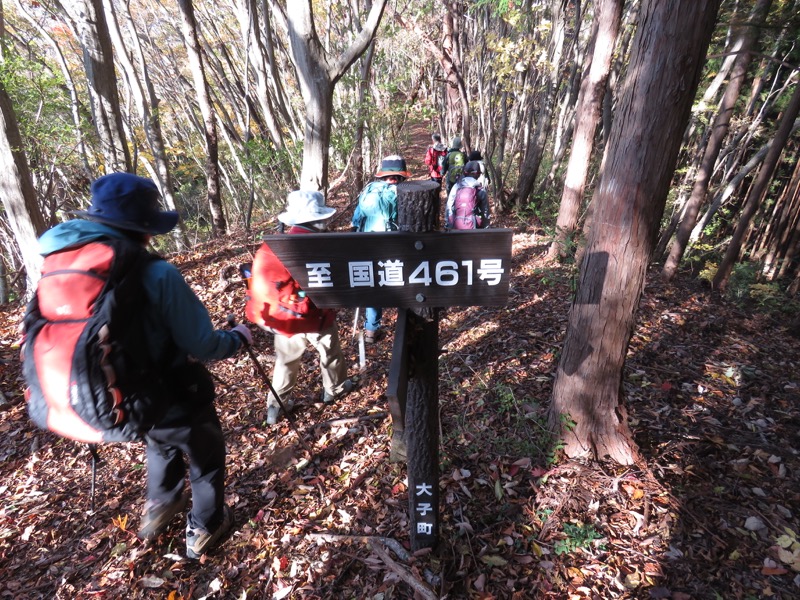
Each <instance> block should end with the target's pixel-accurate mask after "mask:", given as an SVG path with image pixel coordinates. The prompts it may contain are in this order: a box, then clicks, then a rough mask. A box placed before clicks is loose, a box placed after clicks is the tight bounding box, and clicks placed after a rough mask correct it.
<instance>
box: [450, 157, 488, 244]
mask: <svg viewBox="0 0 800 600" xmlns="http://www.w3.org/2000/svg"><path fill="white" fill-rule="evenodd" d="M479 175H480V165H479V164H478V162H477V161H470V162H468V163H467V164H466V165H464V173H463V176H462V177H461V178H460V179H459V180H458V181H457V182H456V184H455V185H454V186H453V188H452V189H451V190H450V194H449V195H448V196H447V205H446V206H445V213H444V214H445V229H447V230H450V229H486V228H487V227H489V194H487V192H486V190H484V189H483V188H482V187H481V184H480V183H479V182H478V177H479Z"/></svg>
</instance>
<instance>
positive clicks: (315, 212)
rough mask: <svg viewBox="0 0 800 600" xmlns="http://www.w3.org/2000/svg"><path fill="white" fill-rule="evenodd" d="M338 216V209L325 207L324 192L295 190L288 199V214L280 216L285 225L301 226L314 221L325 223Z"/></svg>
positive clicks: (283, 213) (279, 218) (284, 213)
mask: <svg viewBox="0 0 800 600" xmlns="http://www.w3.org/2000/svg"><path fill="white" fill-rule="evenodd" d="M334 214H336V209H335V208H331V207H330V206H325V196H323V195H322V192H312V191H306V190H295V191H294V192H291V193H290V194H289V196H288V197H287V198H286V212H282V213H281V214H279V215H278V220H279V221H280V222H281V223H284V224H285V225H301V224H303V223H311V222H313V221H324V220H326V219H330V218H331V217H332V216H333V215H334Z"/></svg>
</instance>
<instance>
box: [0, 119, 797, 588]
mask: <svg viewBox="0 0 800 600" xmlns="http://www.w3.org/2000/svg"><path fill="white" fill-rule="evenodd" d="M415 143H416V148H417V150H415V151H414V152H413V153H409V156H408V159H409V166H410V168H411V169H412V171H413V172H414V173H415V174H420V175H421V174H423V173H424V172H425V171H424V168H423V167H422V166H421V158H422V156H423V155H424V147H425V145H426V144H427V139H426V134H425V133H424V132H421V134H420V135H417V136H416V138H415ZM334 204H335V205H336V206H337V207H338V208H340V212H341V218H337V219H335V221H334V228H335V229H337V230H339V231H344V230H346V229H347V228H348V224H349V218H350V215H351V214H352V210H353V207H354V204H353V198H346V197H339V198H337V199H335V200H334ZM260 225H261V229H254V233H253V234H250V235H246V234H244V233H239V234H236V235H232V236H230V237H228V238H226V239H224V240H218V241H216V242H212V243H207V244H204V245H202V246H198V247H196V248H194V249H193V250H192V251H190V252H186V253H183V254H181V255H177V256H171V257H169V258H170V260H172V261H173V262H174V263H175V264H177V265H178V267H179V268H180V270H181V272H182V273H183V274H184V276H185V277H186V279H187V280H188V281H189V282H190V284H191V285H192V287H193V288H194V289H195V290H196V292H197V294H198V296H199V297H200V298H201V299H202V300H203V302H204V303H205V305H206V306H207V307H208V308H209V311H210V313H211V314H212V318H213V319H214V321H215V323H217V325H218V326H219V327H224V326H225V318H226V316H227V315H228V314H229V313H234V314H235V315H237V317H238V318H240V319H241V318H243V307H244V289H243V286H242V284H241V283H240V282H237V281H235V280H234V281H228V280H226V279H225V277H224V275H225V274H227V273H228V272H230V271H231V269H230V267H231V266H234V267H235V266H236V265H238V264H239V263H240V262H245V261H247V260H249V256H250V253H251V252H252V251H254V249H255V248H256V246H257V234H256V233H255V232H258V231H268V230H270V229H272V228H273V224H272V223H263V224H260ZM495 225H496V226H500V227H509V228H512V229H513V230H514V241H513V276H512V284H511V290H510V294H509V300H508V304H507V305H506V306H504V307H502V308H484V307H472V308H465V309H462V308H458V309H455V308H450V309H446V310H443V311H442V312H441V316H440V328H439V331H440V334H439V341H440V345H441V348H442V354H441V356H440V361H439V389H440V393H439V396H440V398H439V400H440V416H441V418H440V421H441V434H440V437H441V445H440V458H441V478H440V482H439V485H440V497H441V523H442V533H441V540H440V543H439V546H438V547H437V548H436V549H434V550H432V551H423V552H419V553H411V552H410V551H409V519H408V501H407V489H406V474H405V465H404V464H402V463H400V464H397V463H391V462H389V460H388V458H389V457H388V454H389V440H390V437H391V419H390V417H389V413H388V406H387V402H386V398H385V395H384V394H385V392H386V385H387V369H388V365H389V362H390V359H391V343H392V339H393V336H392V334H391V333H392V329H393V326H394V320H395V317H396V311H394V310H391V309H389V310H387V311H386V321H387V322H388V326H389V332H390V334H389V335H388V336H387V337H386V338H384V339H383V340H381V341H380V342H379V343H377V344H375V345H373V346H368V347H367V355H366V368H365V370H364V371H363V372H359V370H358V347H357V343H356V339H355V338H354V336H353V311H352V310H342V311H340V312H339V321H338V322H339V327H340V333H341V336H342V340H343V344H344V348H345V353H346V355H347V357H348V359H349V360H350V361H351V367H350V375H351V376H352V377H356V378H357V379H358V388H357V389H356V390H355V391H354V392H353V393H351V394H350V395H348V396H347V397H346V398H344V399H342V400H340V401H339V402H337V403H336V404H334V405H332V406H325V405H322V404H321V403H319V398H320V394H321V388H320V382H319V376H318V370H317V368H316V355H315V354H314V353H312V352H310V351H309V352H308V353H307V354H306V357H305V359H304V365H303V369H302V372H301V379H300V382H299V385H298V388H297V390H296V393H295V394H294V400H295V401H296V403H297V405H296V409H295V417H296V419H297V429H298V431H299V436H300V437H301V438H302V440H303V444H305V445H306V446H308V447H309V448H310V450H311V453H309V451H308V449H307V448H305V447H304V445H303V444H301V443H300V439H299V438H298V433H297V432H295V431H293V430H292V428H290V426H289V424H288V423H287V421H286V420H283V421H281V422H280V423H279V424H278V425H277V426H275V427H269V426H266V425H265V424H264V420H265V398H266V389H265V387H266V386H265V385H264V382H263V381H261V380H260V379H259V377H258V375H257V374H256V373H255V371H254V368H253V365H252V364H251V362H250V361H249V359H248V357H247V356H246V355H242V356H239V357H237V358H235V359H230V360H226V361H220V362H217V363H214V364H212V365H211V368H212V370H213V373H214V374H215V377H216V381H217V393H218V399H217V406H218V412H219V414H220V418H221V421H222V425H223V429H224V431H225V433H226V438H227V444H228V475H227V493H226V501H227V502H228V504H230V505H231V506H233V507H234V508H235V511H236V527H235V530H234V532H233V533H232V535H231V536H230V538H229V539H227V540H226V541H225V542H224V543H223V544H222V546H221V547H220V548H219V549H218V550H216V551H215V552H212V553H211V554H209V555H208V556H206V557H205V558H204V560H203V561H201V562H199V563H198V562H188V561H186V560H185V559H184V558H183V555H184V531H183V529H184V525H185V523H184V522H183V519H176V521H175V523H174V524H173V525H172V526H171V527H170V529H169V531H168V532H167V533H166V534H165V535H163V536H161V537H160V538H159V539H158V540H156V541H155V542H154V543H152V544H149V545H146V544H144V543H142V542H140V541H139V540H138V539H137V538H136V535H135V532H136V530H137V528H138V525H139V514H140V511H141V508H142V505H143V504H144V500H145V498H144V473H145V468H146V467H145V463H144V452H143V447H142V446H141V445H137V444H123V445H114V446H105V447H103V448H102V449H101V456H102V459H103V463H102V464H101V465H100V467H99V468H98V474H97V487H96V498H95V503H96V508H95V510H94V511H92V510H91V494H90V492H91V462H90V455H89V453H88V451H87V450H86V448H85V447H83V446H81V445H78V444H74V443H72V442H68V441H65V440H61V439H58V438H56V437H55V436H54V435H52V434H49V433H47V432H43V431H39V430H37V429H35V427H34V426H32V424H31V423H30V421H29V419H28V418H27V415H26V412H25V404H24V400H23V397H22V388H23V385H22V382H21V380H20V365H19V361H18V355H19V350H18V348H17V347H16V345H15V344H16V342H17V339H18V325H19V322H20V319H21V316H22V313H23V307H22V306H21V305H19V304H16V305H11V306H5V307H2V310H0V369H1V371H0V389H2V392H3V400H2V404H1V405H0V497H2V507H0V597H3V598H14V599H19V600H26V599H39V598H41V599H52V598H58V599H64V600H66V599H70V600H72V599H77V598H132V599H140V598H159V599H160V598H168V599H170V600H178V599H189V598H237V599H240V598H241V599H244V598H258V599H262V598H263V599H269V598H276V599H278V598H308V599H339V598H342V599H345V598H347V599H350V598H353V599H361V598H370V599H374V600H389V599H411V598H437V597H441V598H444V597H446V598H451V599H462V598H474V599H483V600H488V599H494V598H497V599H500V598H508V599H525V598H554V599H584V598H592V599H600V600H606V599H612V598H637V599H639V598H642V599H644V598H647V599H650V598H669V599H673V600H688V599H707V598H725V599H733V598H736V599H749V598H762V597H763V598H777V599H781V600H788V599H790V598H797V597H800V540H798V532H800V517H799V516H798V510H800V508H798V507H800V485H799V483H798V468H800V458H798V449H800V428H799V427H798V426H799V425H800V409H799V407H798V404H799V401H800V339H799V338H800V326H798V321H797V315H790V314H789V315H787V314H781V313H777V312H773V313H768V312H762V311H759V310H756V309H754V308H753V307H751V306H747V305H740V304H735V303H732V302H730V301H727V300H724V299H722V298H720V297H718V296H717V295H714V294H712V293H711V292H710V291H709V290H708V288H707V287H704V286H703V285H702V284H700V283H698V282H697V281H695V280H692V279H689V278H688V277H686V276H680V277H678V279H677V280H676V281H675V283H674V284H673V285H670V286H666V285H664V284H662V283H661V282H660V280H659V279H658V276H657V272H656V271H654V272H653V273H651V275H650V276H649V278H648V283H647V285H646V287H645V290H644V293H643V297H642V302H641V306H640V310H639V313H638V326H637V328H636V331H635V334H634V337H633V340H632V343H631V346H630V350H629V354H628V358H627V364H626V369H625V376H624V382H623V393H624V397H625V402H626V405H627V407H628V411H629V415H628V417H629V422H630V425H631V428H632V430H633V431H634V435H635V439H636V442H637V443H638V444H639V446H640V449H641V452H642V455H643V457H644V460H643V463H642V464H640V465H636V466H633V467H619V466H615V465H611V464H591V463H587V462H583V461H567V460H564V459H563V458H560V457H559V456H558V453H557V451H556V452H554V451H553V450H554V449H553V447H552V446H551V444H550V440H549V437H548V435H547V430H546V427H545V422H546V421H545V410H546V407H547V402H548V398H549V394H550V391H551V390H552V381H553V374H554V372H555V369H556V366H557V363H558V356H559V352H560V348H561V343H562V340H563V337H564V332H565V329H566V324H567V316H568V311H569V307H570V302H571V297H572V284H573V274H572V273H571V271H570V270H569V268H568V267H560V266H559V267H552V266H546V265H545V264H544V263H543V260H542V258H543V256H544V253H545V251H546V248H547V240H546V239H545V237H544V236H543V232H542V231H541V229H538V228H535V227H533V226H530V225H524V226H521V224H520V222H518V221H517V220H515V219H512V218H511V217H500V218H498V219H497V220H496V222H495ZM234 270H235V269H234ZM255 348H256V349H257V353H258V355H259V358H260V360H261V363H262V364H263V365H264V367H265V368H267V370H268V372H269V370H270V367H271V363H272V360H273V356H272V337H271V336H270V335H267V334H265V333H263V332H256V343H255Z"/></svg>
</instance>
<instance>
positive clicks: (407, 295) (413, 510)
mask: <svg viewBox="0 0 800 600" xmlns="http://www.w3.org/2000/svg"><path fill="white" fill-rule="evenodd" d="M439 192H440V188H439V185H438V184H436V183H435V182H432V181H407V182H403V183H400V184H398V186H397V202H398V223H399V226H400V231H392V232H384V233H318V234H317V233H309V234H305V235H271V236H267V237H266V238H265V239H264V242H265V243H266V244H267V245H268V246H269V247H270V248H271V249H272V251H273V252H274V253H275V255H276V256H277V257H278V258H279V259H280V261H281V262H282V263H283V264H284V265H285V266H286V268H287V269H288V270H289V272H290V273H291V274H292V277H294V278H295V279H296V280H297V282H298V283H299V284H300V286H301V287H302V288H303V289H304V290H305V291H306V293H307V294H308V296H309V297H310V298H311V299H312V300H313V301H314V303H315V304H316V305H317V306H319V307H320V308H356V307H359V306H364V305H365V304H367V303H368V304H369V305H370V306H381V307H397V309H398V314H397V322H396V325H395V339H394V345H393V347H392V361H391V364H390V365H389V381H388V389H387V392H386V396H387V398H388V400H389V409H390V413H391V415H392V429H393V435H392V442H391V451H390V457H391V459H392V460H396V461H399V460H407V466H408V499H409V516H410V523H411V531H410V534H411V546H412V548H413V549H414V550H419V549H421V548H426V547H433V546H435V545H436V543H437V541H438V538H439V374H438V371H439V309H440V308H443V307H448V306H502V305H504V304H505V303H506V299H507V297H508V287H509V281H510V267H511V237H512V232H511V231H510V230H508V229H483V230H475V231H455V232H450V233H447V234H445V233H442V232H439V231H437V230H438V229H439V224H438V220H439V209H440V200H439Z"/></svg>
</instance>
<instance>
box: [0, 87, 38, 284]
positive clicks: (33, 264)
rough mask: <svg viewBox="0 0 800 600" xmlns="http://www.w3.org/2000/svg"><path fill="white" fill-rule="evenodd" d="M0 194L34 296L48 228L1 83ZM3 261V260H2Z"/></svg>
mask: <svg viewBox="0 0 800 600" xmlns="http://www.w3.org/2000/svg"><path fill="white" fill-rule="evenodd" d="M0 164H2V165H3V169H0V190H3V193H2V194H0V196H2V199H3V200H2V201H3V208H4V209H5V213H6V216H7V218H8V224H9V226H10V227H11V231H12V232H13V233H14V239H15V240H16V243H17V246H18V248H19V252H20V255H21V256H22V262H23V264H24V266H25V271H26V276H27V295H28V296H30V295H31V294H32V293H33V290H34V289H35V286H36V282H37V281H38V280H39V272H40V269H41V256H39V253H38V252H37V249H38V247H39V245H38V244H37V243H36V238H37V237H38V236H40V235H41V234H42V233H44V230H45V224H44V218H43V217H42V213H41V211H40V210H39V206H38V205H37V203H36V191H35V190H34V189H33V180H32V179H31V172H30V170H29V168H28V160H27V158H26V157H25V151H24V150H23V149H22V137H21V136H20V133H19V127H18V126H17V117H16V115H15V114H14V107H13V106H12V105H11V99H10V98H9V97H8V94H7V93H6V90H5V87H3V83H2V80H1V79H0ZM0 260H2V257H0Z"/></svg>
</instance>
